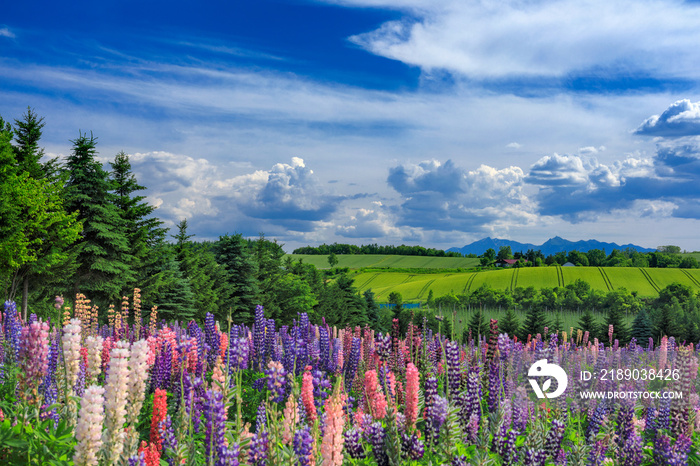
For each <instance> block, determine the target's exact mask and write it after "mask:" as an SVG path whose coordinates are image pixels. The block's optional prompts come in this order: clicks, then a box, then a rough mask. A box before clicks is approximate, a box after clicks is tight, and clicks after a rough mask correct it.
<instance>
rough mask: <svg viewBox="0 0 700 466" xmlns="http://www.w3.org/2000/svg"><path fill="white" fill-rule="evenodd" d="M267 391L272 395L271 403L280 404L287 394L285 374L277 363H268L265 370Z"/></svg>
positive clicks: (280, 364)
mask: <svg viewBox="0 0 700 466" xmlns="http://www.w3.org/2000/svg"><path fill="white" fill-rule="evenodd" d="M265 376H266V380H267V389H268V390H269V391H270V393H271V394H272V401H274V402H275V403H281V402H282V401H284V397H285V394H286V392H287V373H286V371H285V370H284V367H282V363H280V362H278V361H270V362H269V363H268V365H267V369H265Z"/></svg>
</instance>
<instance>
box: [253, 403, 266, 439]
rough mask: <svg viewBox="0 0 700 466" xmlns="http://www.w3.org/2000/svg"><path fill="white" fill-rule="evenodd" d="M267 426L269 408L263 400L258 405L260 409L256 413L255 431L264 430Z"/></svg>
mask: <svg viewBox="0 0 700 466" xmlns="http://www.w3.org/2000/svg"><path fill="white" fill-rule="evenodd" d="M266 428H267V409H266V408H265V402H264V401H261V402H260V404H259V405H258V411H257V413H256V414H255V431H256V432H262V431H263V430H265V429H266Z"/></svg>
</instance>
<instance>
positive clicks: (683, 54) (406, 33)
mask: <svg viewBox="0 0 700 466" xmlns="http://www.w3.org/2000/svg"><path fill="white" fill-rule="evenodd" d="M342 3H344V4H346V5H356V6H362V7H364V6H368V5H371V6H377V7H379V6H381V7H384V8H389V9H398V10H409V11H410V13H411V15H410V16H408V17H405V18H403V19H400V20H395V21H389V22H386V23H384V24H382V25H381V26H380V27H379V28H378V29H376V30H373V31H370V32H366V33H362V34H358V35H355V36H353V37H351V40H352V41H353V42H355V43H356V44H358V45H360V46H362V47H364V48H365V49H367V50H369V51H371V52H373V53H375V54H377V55H381V56H384V57H388V58H392V59H395V60H399V61H402V62H404V63H407V64H410V65H415V66H419V67H421V68H422V69H423V70H425V71H431V70H433V69H446V70H450V71H453V72H455V73H459V74H463V75H466V76H470V77H477V78H487V77H509V76H523V75H525V76H551V77H562V76H566V75H568V74H570V73H576V72H581V71H590V70H593V69H596V70H598V71H600V70H601V69H602V70H605V69H606V68H613V69H615V70H619V69H624V70H628V71H629V72H632V73H635V72H639V71H645V72H648V73H651V74H653V75H660V76H675V77H690V78H696V77H698V73H699V72H698V70H697V68H696V67H694V66H691V64H692V63H697V62H698V59H700V50H698V48H697V46H696V44H697V43H698V42H699V41H700V29H698V28H697V24H698V23H699V22H700V9H699V8H698V7H697V5H695V4H694V3H692V2H677V1H674V0H646V1H641V2H640V1H635V0H622V1H616V2H609V1H606V0H584V1H578V0H538V1H533V2H522V1H520V0H506V1H497V2H496V1H480V2H465V1H462V0H435V1H430V2H428V1H413V0H409V1H401V0H399V1H394V0H385V1H368V0H357V1H344V2H342ZM669 57H673V59H671V60H670V59H669Z"/></svg>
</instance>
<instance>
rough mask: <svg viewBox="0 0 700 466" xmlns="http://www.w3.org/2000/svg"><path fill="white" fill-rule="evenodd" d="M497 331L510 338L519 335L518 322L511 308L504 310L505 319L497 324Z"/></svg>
mask: <svg viewBox="0 0 700 466" xmlns="http://www.w3.org/2000/svg"><path fill="white" fill-rule="evenodd" d="M498 326H499V329H500V331H501V332H503V333H507V334H508V335H510V336H513V335H520V320H519V319H518V316H517V314H516V313H515V310H514V309H513V308H510V307H509V308H508V309H507V310H506V317H505V318H504V319H502V320H501V321H500V322H499V323H498Z"/></svg>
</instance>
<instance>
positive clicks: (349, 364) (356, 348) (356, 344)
mask: <svg viewBox="0 0 700 466" xmlns="http://www.w3.org/2000/svg"><path fill="white" fill-rule="evenodd" d="M360 343H361V341H360V339H359V338H354V337H353V339H352V349H351V350H350V357H349V358H348V360H347V361H346V362H345V391H346V392H348V393H350V391H351V390H352V382H353V381H354V380H355V374H356V373H357V366H358V365H359V364H360V350H361V345H360Z"/></svg>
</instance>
